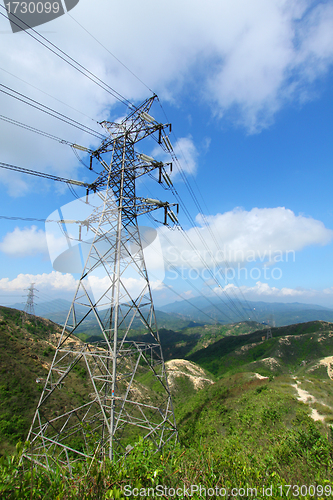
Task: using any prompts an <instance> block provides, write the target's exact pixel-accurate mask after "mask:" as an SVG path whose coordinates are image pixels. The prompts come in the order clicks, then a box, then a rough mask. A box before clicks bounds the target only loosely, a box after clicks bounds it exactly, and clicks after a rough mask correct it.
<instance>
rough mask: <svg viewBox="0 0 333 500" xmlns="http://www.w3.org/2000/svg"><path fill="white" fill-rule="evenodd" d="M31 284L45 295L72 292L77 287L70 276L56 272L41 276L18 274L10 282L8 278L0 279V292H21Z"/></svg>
mask: <svg viewBox="0 0 333 500" xmlns="http://www.w3.org/2000/svg"><path fill="white" fill-rule="evenodd" d="M31 283H35V285H36V288H38V289H39V291H43V290H44V291H45V292H47V293H49V292H52V291H57V292H59V293H61V292H74V290H75V289H76V286H77V281H76V280H75V279H74V278H73V276H72V275H71V274H61V273H58V272H57V271H52V272H51V273H49V274H48V273H43V274H19V275H18V276H17V277H16V278H14V279H12V280H10V279H9V278H2V279H0V290H4V291H8V292H13V291H22V290H24V289H26V288H28V287H29V286H30V285H31Z"/></svg>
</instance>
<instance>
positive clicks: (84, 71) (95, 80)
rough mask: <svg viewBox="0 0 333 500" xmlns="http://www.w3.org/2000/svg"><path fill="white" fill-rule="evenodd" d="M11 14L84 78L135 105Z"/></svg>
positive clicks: (31, 34) (122, 100)
mask: <svg viewBox="0 0 333 500" xmlns="http://www.w3.org/2000/svg"><path fill="white" fill-rule="evenodd" d="M0 7H1V8H2V9H3V10H5V11H6V13H7V10H6V8H5V7H4V6H2V5H0ZM0 14H1V15H2V16H3V17H4V18H6V19H7V16H6V15H5V14H4V13H2V12H0ZM11 16H14V17H16V19H17V20H18V21H19V23H23V24H24V25H25V26H26V27H27V28H29V30H31V31H32V32H33V33H34V34H35V35H37V36H38V37H40V38H41V39H42V40H44V42H46V43H44V42H43V41H42V40H39V39H38V38H37V37H36V36H34V35H33V33H31V31H27V30H24V32H25V33H26V34H27V35H29V36H30V37H31V38H33V39H34V40H36V42H38V43H39V44H41V45H43V46H44V47H45V48H46V49H48V50H49V51H50V52H52V53H53V54H55V55H56V56H57V57H59V58H60V59H62V60H63V61H64V62H66V63H67V64H69V65H70V66H71V67H72V68H74V69H76V71H78V72H79V73H81V74H82V75H84V76H85V77H86V78H88V79H89V80H91V81H92V82H93V83H95V84H96V85H98V86H99V87H100V88H101V89H103V90H105V91H106V92H108V93H109V94H111V95H112V96H113V97H114V98H115V99H117V100H118V101H120V102H121V103H123V104H125V105H126V106H130V107H134V108H135V106H134V105H133V104H132V103H131V102H130V101H129V100H128V99H126V98H125V97H124V96H123V95H121V94H120V93H119V92H117V91H116V90H115V89H113V88H112V87H111V86H110V85H108V84H107V83H105V82H103V80H101V79H100V78H99V77H98V76H96V75H95V74H94V73H92V72H91V71H90V70H88V69H87V68H85V67H84V66H83V65H82V64H80V63H79V62H78V61H76V60H75V59H74V58H73V57H71V56H69V55H68V54H67V53H66V52H64V51H63V50H61V49H60V48H59V47H57V46H56V45H55V44H54V43H52V42H50V40H48V39H47V38H46V37H44V36H43V35H41V34H40V33H38V31H36V30H35V29H34V28H32V27H31V26H29V25H28V24H27V23H26V22H24V21H22V20H21V19H19V18H18V17H17V16H16V15H15V14H13V13H12V14H11ZM11 22H12V23H13V24H15V25H16V26H18V27H19V28H20V29H22V24H18V23H16V22H15V21H13V19H12V20H11ZM47 44H49V45H50V46H48V45H47ZM52 47H53V48H52ZM57 51H58V52H59V53H58V52H57Z"/></svg>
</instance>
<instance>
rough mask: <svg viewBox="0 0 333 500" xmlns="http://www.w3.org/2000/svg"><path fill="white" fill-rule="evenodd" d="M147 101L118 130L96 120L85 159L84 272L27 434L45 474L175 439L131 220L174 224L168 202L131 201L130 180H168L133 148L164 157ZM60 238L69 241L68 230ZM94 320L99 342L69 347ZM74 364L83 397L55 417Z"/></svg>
mask: <svg viewBox="0 0 333 500" xmlns="http://www.w3.org/2000/svg"><path fill="white" fill-rule="evenodd" d="M155 98H156V96H153V97H151V98H150V99H148V100H146V101H145V102H144V103H143V104H142V105H141V106H140V107H139V108H136V109H135V110H134V111H132V112H131V113H130V114H129V116H127V118H125V119H124V120H122V121H121V122H120V123H110V122H103V126H104V128H105V129H106V130H107V132H108V135H109V136H108V138H107V139H106V140H104V141H103V143H102V144H101V146H100V147H99V148H98V149H97V150H96V151H94V152H93V153H92V155H91V166H92V165H93V166H94V169H95V168H96V164H97V165H100V166H101V168H100V173H99V174H98V177H97V179H96V181H95V182H94V183H93V184H92V185H91V190H92V191H95V194H89V196H88V193H87V203H89V200H90V197H93V198H94V200H95V202H94V207H93V209H92V212H91V215H90V216H89V217H88V218H87V219H85V220H83V221H76V222H80V230H79V237H78V240H79V241H77V242H76V243H77V245H76V246H77V248H78V249H77V256H80V257H78V258H81V259H82V260H83V271H82V274H81V278H80V280H79V283H78V286H77V290H76V293H75V296H74V299H73V302H72V305H71V307H70V310H69V313H68V317H67V320H66V322H65V325H64V328H63V331H62V334H61V338H60V341H59V344H58V347H57V349H56V352H55V355H54V358H53V361H52V363H51V367H50V371H49V374H48V377H47V380H46V383H45V387H44V390H43V393H42V395H41V398H40V401H39V404H38V407H37V410H36V413H35V416H34V419H33V423H32V426H31V429H30V432H29V435H28V440H29V441H30V443H31V448H30V449H29V450H26V451H25V453H24V455H25V457H27V458H30V459H31V458H33V460H34V461H35V462H37V463H39V464H41V465H43V466H45V467H50V468H51V467H52V466H53V463H54V462H53V460H58V461H60V462H61V463H63V464H66V465H67V466H68V467H69V468H70V467H71V463H72V462H73V461H74V460H76V459H79V458H89V457H90V458H92V457H93V458H94V459H97V460H102V459H103V458H104V457H109V458H110V459H111V460H117V459H118V458H119V457H121V456H122V455H124V454H126V453H128V452H129V451H130V449H131V447H132V446H133V444H134V442H135V441H136V440H137V439H138V435H139V434H140V435H141V436H142V437H143V438H144V439H146V438H149V439H151V440H152V442H153V443H154V446H155V448H156V449H160V448H161V447H162V446H163V445H164V444H165V443H166V442H167V441H169V440H171V439H176V438H177V430H176V425H175V419H174V413H173V408H172V401H171V397H170V391H169V387H168V382H167V376H166V372H165V366H164V360H163V354H162V350H161V343H160V338H159V333H158V330H157V325H156V318H155V312H154V307H153V299H152V293H151V286H150V283H149V279H148V275H147V268H146V264H145V259H144V254H143V246H144V244H145V242H144V241H142V239H143V236H142V234H141V233H140V231H139V226H138V221H137V217H138V216H139V215H142V214H145V213H149V212H151V211H153V210H156V209H159V208H162V210H164V218H165V219H164V220H165V223H166V222H167V221H168V220H169V219H170V220H171V221H172V223H174V222H176V221H177V219H176V216H175V214H174V212H173V211H172V209H171V208H170V207H171V206H172V204H169V203H166V202H161V201H159V200H153V199H149V198H146V199H145V198H139V197H137V196H136V180H137V179H138V178H139V177H141V176H144V175H146V174H149V173H153V172H154V171H156V173H157V175H156V179H158V182H160V183H163V182H165V183H166V184H167V185H170V183H171V181H170V178H169V176H168V174H167V173H166V166H167V165H169V164H163V163H161V162H156V161H155V160H154V159H153V158H151V157H149V156H147V155H145V154H138V153H137V152H136V151H135V145H136V144H137V143H138V142H139V141H141V140H142V139H144V138H146V137H148V136H152V137H153V138H154V139H155V140H156V142H158V143H159V144H160V145H161V147H162V148H163V149H164V151H165V152H169V153H170V152H172V146H171V143H170V141H169V138H168V135H167V134H168V133H169V132H170V130H171V126H170V125H169V124H166V125H163V124H161V123H157V122H156V121H155V120H154V118H152V117H151V116H150V115H149V114H148V113H149V111H150V107H151V105H152V103H153V101H154V100H155ZM96 199H97V200H99V203H97V204H96ZM62 222H63V224H65V222H66V221H64V220H63V221H62ZM68 222H74V221H68ZM85 230H87V231H90V232H91V234H92V235H93V237H92V239H91V241H89V242H88V243H89V244H87V241H85V242H83V241H82V240H81V234H83V233H84V232H85ZM66 234H67V237H68V238H71V236H70V232H68V233H66ZM73 239H74V238H73V237H72V240H73ZM72 243H73V242H72ZM73 251H74V250H73V248H71V249H70V252H72V254H71V255H74V254H73ZM129 270H131V271H130V273H132V274H130V276H131V277H132V279H133V276H135V277H136V281H135V283H136V289H135V290H136V291H133V288H132V291H130V288H131V280H130V279H129V278H128V276H129ZM96 273H97V276H99V278H101V277H103V279H100V281H99V283H103V284H104V287H102V288H101V286H99V287H96V286H94V283H95V281H96V279H95V280H94V277H96ZM83 310H84V312H82V311H83ZM92 316H93V317H94V318H95V320H96V321H97V323H98V328H99V329H100V334H101V336H102V337H103V340H102V341H100V342H97V343H93V344H84V343H82V342H81V343H80V342H75V341H73V337H72V335H71V334H73V333H75V332H76V330H77V328H78V327H79V326H82V324H84V322H85V321H87V320H88V318H89V319H90V318H91V317H92ZM138 320H140V321H141V323H142V324H143V325H144V328H145V331H146V335H145V338H144V340H145V342H138V341H131V339H130V330H131V326H132V324H133V322H134V321H136V322H137V321H138ZM75 367H76V369H77V368H80V367H81V369H82V368H84V369H85V370H86V373H87V380H88V385H89V387H90V389H88V391H87V392H89V391H90V392H89V398H88V400H87V401H84V402H82V404H79V405H77V404H76V405H73V407H72V408H68V407H67V408H64V409H63V410H62V411H60V409H59V407H57V406H56V405H55V401H56V399H55V398H57V397H59V396H58V395H59V389H62V388H63V387H66V381H68V380H69V378H70V377H69V375H70V373H71V372H73V370H74V371H75ZM148 372H149V373H148ZM143 374H146V376H148V377H153V379H154V384H155V388H157V390H156V391H151V393H149V395H148V396H147V395H146V397H145V398H144V399H142V397H140V387H141V388H142V385H140V383H139V385H136V384H137V382H136V380H137V377H138V376H141V377H142V376H143ZM153 395H156V400H153ZM74 406H75V407H74ZM131 440H132V441H133V442H132V441H131Z"/></svg>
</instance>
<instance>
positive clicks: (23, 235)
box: [0, 226, 62, 257]
mask: <svg viewBox="0 0 333 500" xmlns="http://www.w3.org/2000/svg"><path fill="white" fill-rule="evenodd" d="M48 245H49V246H48ZM48 245H47V243H46V235H45V231H43V230H42V229H38V228H37V227H36V226H31V227H29V228H28V227H25V228H23V229H20V228H19V227H16V228H15V229H14V231H12V232H10V233H7V234H6V235H5V237H4V239H3V240H2V242H1V243H0V251H1V252H4V253H5V254H7V255H10V256H11V257H32V256H36V255H40V254H42V255H44V256H45V257H49V250H48V248H52V250H55V251H57V250H58V249H59V251H60V249H61V248H62V239H61V238H56V236H55V235H53V234H49V235H48Z"/></svg>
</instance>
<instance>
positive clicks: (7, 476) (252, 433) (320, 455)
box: [0, 373, 333, 500]
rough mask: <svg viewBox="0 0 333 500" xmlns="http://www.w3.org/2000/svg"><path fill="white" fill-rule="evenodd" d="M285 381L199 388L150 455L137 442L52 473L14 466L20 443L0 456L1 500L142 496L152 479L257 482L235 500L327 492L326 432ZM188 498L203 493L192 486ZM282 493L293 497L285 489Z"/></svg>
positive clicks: (222, 484)
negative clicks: (171, 440)
mask: <svg viewBox="0 0 333 500" xmlns="http://www.w3.org/2000/svg"><path fill="white" fill-rule="evenodd" d="M286 382H287V379H286V377H284V376H281V377H279V379H278V380H274V381H273V382H267V381H266V380H258V379H255V378H253V376H251V375H250V374H245V373H243V374H237V375H234V376H231V377H225V378H223V379H221V380H220V381H219V382H218V383H217V384H214V385H212V386H210V387H209V388H208V389H207V390H202V391H199V392H198V393H197V394H196V395H194V396H193V397H192V398H190V399H189V400H188V402H187V403H186V404H182V405H181V406H178V408H177V409H176V413H177V419H178V422H179V432H180V444H178V445H177V446H172V445H169V446H167V447H166V448H165V449H164V450H163V452H162V453H159V454H154V453H153V449H152V446H151V444H150V443H148V442H140V443H139V444H138V446H137V447H136V448H135V449H134V450H133V451H132V452H131V453H130V454H129V456H128V457H127V458H126V460H125V461H120V462H118V463H116V464H110V463H109V462H108V461H105V462H104V463H102V464H99V463H97V462H94V461H91V462H89V463H88V462H83V463H80V464H76V465H74V466H73V470H72V474H69V473H68V471H66V470H64V469H62V468H61V467H60V466H57V465H56V464H55V466H54V470H53V472H51V473H50V472H46V471H43V470H42V469H35V468H31V466H30V463H26V462H24V468H22V467H19V456H20V449H19V450H18V452H17V454H16V455H15V456H14V457H2V459H1V460H0V496H1V498H6V499H8V500H11V499H30V498H33V499H34V500H37V499H59V500H60V499H74V498H79V499H89V500H90V499H96V500H97V499H98V500H100V499H108V498H121V499H124V498H135V496H134V495H130V494H128V495H127V497H126V496H125V493H129V492H133V489H134V488H138V493H139V492H140V490H141V492H142V494H141V498H142V496H143V497H144V498H147V497H148V495H147V490H148V488H156V487H157V486H158V485H162V486H163V487H167V488H168V489H171V488H179V487H181V488H183V487H184V486H185V488H189V487H190V486H191V485H196V486H198V487H199V486H201V487H202V488H206V489H208V488H213V489H214V490H215V489H216V488H218V490H220V491H221V492H222V493H223V489H225V490H226V491H227V490H228V491H229V494H230V491H231V488H238V489H241V488H244V490H245V491H246V490H247V489H249V488H253V489H254V488H256V490H257V495H256V496H255V497H254V495H252V496H251V494H248V495H244V494H243V491H242V490H241V493H242V495H238V496H237V495H234V496H233V498H238V499H240V498H267V496H264V495H263V488H265V490H266V491H268V492H269V491H270V490H267V489H268V488H272V490H271V492H272V495H271V498H274V500H276V499H277V498H281V495H280V491H281V487H282V488H283V491H284V493H285V492H286V491H287V490H286V486H285V485H287V484H295V485H299V487H300V486H301V485H308V486H310V485H314V486H315V487H317V486H318V487H319V486H320V485H322V486H323V490H322V491H323V492H324V488H325V487H326V488H327V489H326V492H329V491H332V493H333V482H332V481H333V473H332V466H333V443H332V437H331V433H330V432H329V430H328V428H326V427H324V426H323V425H322V424H319V423H315V422H313V421H312V419H311V418H310V417H309V416H308V415H307V408H306V407H305V405H303V404H301V403H299V402H297V401H296V399H295V398H294V397H293V395H292V389H291V388H290V386H289V385H288V384H287V383H286ZM329 488H330V489H329ZM144 490H146V491H144ZM249 491H250V490H249ZM253 491H254V490H253ZM316 491H317V492H320V491H321V490H320V489H319V490H318V489H317V490H316ZM150 495H152V490H150ZM286 497H287V496H286V495H285V496H284V498H286ZM163 498H171V496H168V495H165V497H163ZM192 498H194V499H199V498H205V496H204V495H200V494H198V493H195V492H194V494H193V496H192ZM213 498H216V497H213ZM222 498H223V496H222ZM224 498H228V497H227V496H224ZM288 498H295V496H294V495H293V494H292V492H291V493H290V494H289V495H288ZM301 498H304V499H310V498H313V495H312V496H310V495H304V496H302V497H301ZM316 498H332V495H330V494H327V495H325V494H324V493H323V494H322V495H316Z"/></svg>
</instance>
